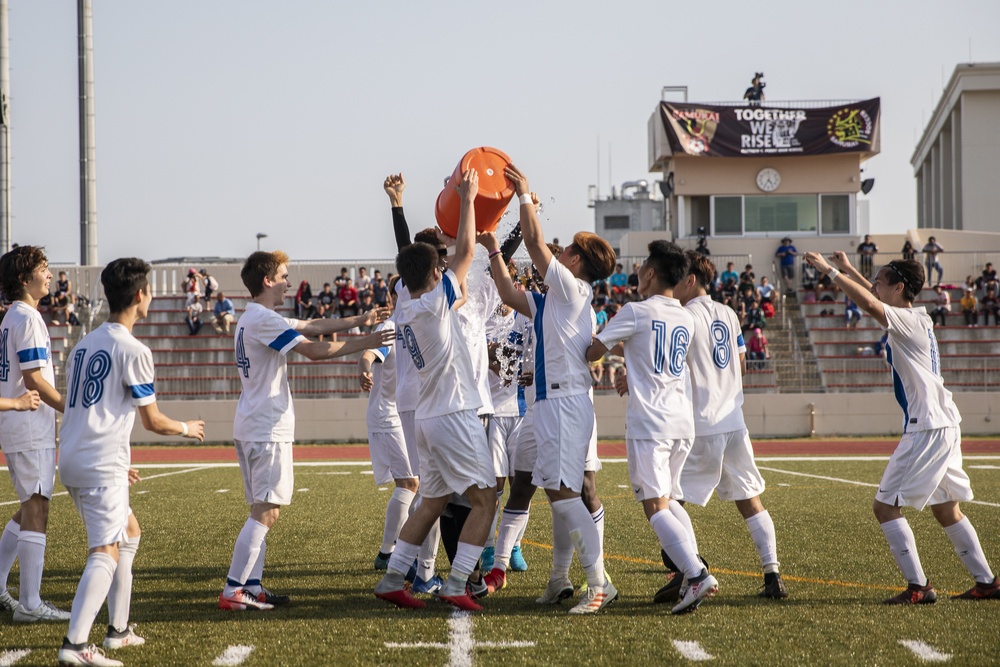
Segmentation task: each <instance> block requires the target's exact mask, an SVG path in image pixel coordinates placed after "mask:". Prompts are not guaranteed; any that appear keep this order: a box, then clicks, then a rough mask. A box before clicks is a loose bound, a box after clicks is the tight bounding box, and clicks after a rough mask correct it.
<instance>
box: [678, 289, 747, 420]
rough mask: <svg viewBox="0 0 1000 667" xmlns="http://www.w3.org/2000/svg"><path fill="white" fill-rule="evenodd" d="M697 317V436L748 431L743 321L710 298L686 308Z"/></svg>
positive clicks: (692, 355) (692, 354)
mask: <svg viewBox="0 0 1000 667" xmlns="http://www.w3.org/2000/svg"><path fill="white" fill-rule="evenodd" d="M685 307H686V308H687V310H688V312H689V313H691V316H692V317H693V318H694V330H693V331H692V334H693V335H692V339H693V342H692V343H691V346H690V348H688V358H687V362H688V368H689V369H690V371H691V398H692V402H693V403H694V429H695V434H696V435H699V436H701V435H718V434H719V433H732V432H733V431H739V430H742V429H744V428H746V422H745V421H744V420H743V372H742V370H741V369H740V355H741V354H745V353H746V344H745V343H744V342H743V332H742V329H741V328H740V320H739V317H738V316H737V315H736V313H735V312H734V311H733V309H732V308H730V307H729V306H725V305H723V304H721V303H719V302H717V301H712V298H711V297H709V296H699V297H695V298H694V299H691V300H690V301H688V302H687V304H686V306H685Z"/></svg>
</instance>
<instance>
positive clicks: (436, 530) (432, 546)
mask: <svg viewBox="0 0 1000 667" xmlns="http://www.w3.org/2000/svg"><path fill="white" fill-rule="evenodd" d="M440 542H441V521H440V520H438V521H435V522H434V525H433V526H431V532H429V533H427V538H426V539H425V540H424V543H423V544H421V545H420V553H418V554H417V576H418V577H420V578H421V579H423V580H424V581H430V580H431V578H433V577H434V561H436V560H437V553H438V544H439V543H440ZM477 558H478V557H477Z"/></svg>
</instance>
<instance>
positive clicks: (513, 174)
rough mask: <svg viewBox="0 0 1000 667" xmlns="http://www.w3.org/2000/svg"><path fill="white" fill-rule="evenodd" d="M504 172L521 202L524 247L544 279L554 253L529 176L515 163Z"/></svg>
mask: <svg viewBox="0 0 1000 667" xmlns="http://www.w3.org/2000/svg"><path fill="white" fill-rule="evenodd" d="M504 174H505V175H506V176H507V178H508V179H510V181H511V182H512V183H513V184H514V192H515V193H517V197H518V200H519V201H520V202H521V235H522V236H523V237H524V247H525V248H526V249H527V250H528V255H529V256H530V257H531V261H532V262H534V264H535V268H536V269H537V270H538V274H539V275H540V276H541V277H542V280H544V279H545V272H546V271H548V269H549V263H550V262H551V261H552V253H551V252H549V247H548V246H547V245H546V244H545V236H544V234H543V233H542V225H541V223H540V222H539V221H538V214H537V213H535V204H534V202H533V201H532V200H531V199H529V197H530V195H531V189H530V188H529V187H528V178H527V177H526V176H525V175H524V174H522V173H521V171H520V170H519V169H518V168H517V167H515V166H514V165H510V166H509V167H507V169H506V170H504ZM524 195H528V196H529V197H524ZM508 305H509V304H508Z"/></svg>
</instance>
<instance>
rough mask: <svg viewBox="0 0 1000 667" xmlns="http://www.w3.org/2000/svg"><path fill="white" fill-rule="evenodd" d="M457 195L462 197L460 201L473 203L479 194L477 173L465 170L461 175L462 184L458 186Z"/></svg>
mask: <svg viewBox="0 0 1000 667" xmlns="http://www.w3.org/2000/svg"><path fill="white" fill-rule="evenodd" d="M458 193H459V194H460V195H462V201H467V202H473V201H475V200H476V195H477V194H479V172H477V171H476V170H475V169H467V170H466V172H465V173H464V174H462V182H461V184H459V186H458Z"/></svg>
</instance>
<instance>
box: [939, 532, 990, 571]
mask: <svg viewBox="0 0 1000 667" xmlns="http://www.w3.org/2000/svg"><path fill="white" fill-rule="evenodd" d="M944 532H945V534H946V535H947V536H948V539H949V540H951V544H952V546H954V547H955V553H957V554H958V557H959V558H960V559H961V560H962V565H964V566H965V569H966V570H968V571H969V574H971V575H972V578H973V579H975V580H976V582H977V583H980V584H991V583H993V571H992V570H990V566H989V563H987V562H986V555H985V554H984V553H983V547H982V545H981V544H980V543H979V535H977V534H976V529H975V528H973V526H972V522H971V521H969V517H967V516H966V517H962V520H961V521H959V522H958V523H956V524H952V525H951V526H948V527H946V528H945V529H944Z"/></svg>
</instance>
